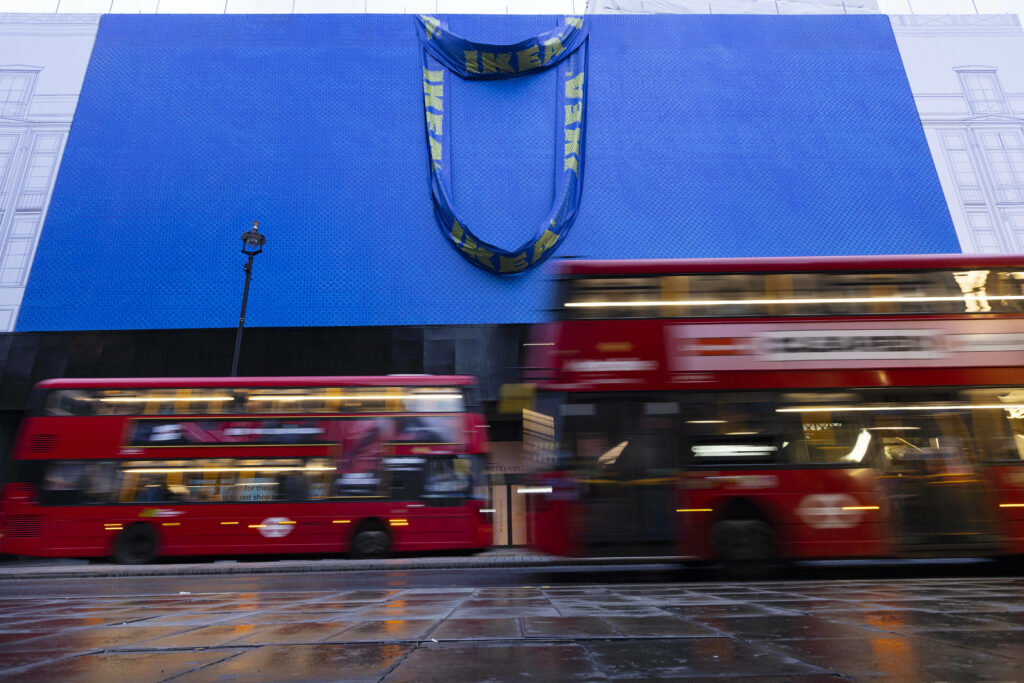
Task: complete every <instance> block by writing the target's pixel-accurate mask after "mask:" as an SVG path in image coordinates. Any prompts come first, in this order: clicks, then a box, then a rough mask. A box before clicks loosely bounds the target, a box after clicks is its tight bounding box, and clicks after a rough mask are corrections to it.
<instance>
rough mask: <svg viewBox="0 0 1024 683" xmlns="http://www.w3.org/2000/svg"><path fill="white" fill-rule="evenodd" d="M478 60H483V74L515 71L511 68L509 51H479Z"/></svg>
mask: <svg viewBox="0 0 1024 683" xmlns="http://www.w3.org/2000/svg"><path fill="white" fill-rule="evenodd" d="M480 60H481V61H482V62H483V65H484V73H485V74H493V73H499V72H500V73H503V74H511V73H515V69H513V68H512V53H511V52H499V53H497V54H494V53H493V52H481V53H480Z"/></svg>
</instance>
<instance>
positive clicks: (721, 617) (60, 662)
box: [0, 570, 1024, 683]
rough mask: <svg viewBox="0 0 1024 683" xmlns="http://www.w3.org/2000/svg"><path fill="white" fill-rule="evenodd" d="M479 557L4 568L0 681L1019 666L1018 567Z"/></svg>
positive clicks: (929, 676) (1003, 675) (804, 676)
mask: <svg viewBox="0 0 1024 683" xmlns="http://www.w3.org/2000/svg"><path fill="white" fill-rule="evenodd" d="M487 571H489V570H472V571H452V572H451V574H450V575H449V580H448V581H447V583H446V584H445V585H429V586H424V585H421V580H418V579H417V576H418V574H419V573H418V572H415V571H398V572H387V573H384V572H376V573H373V572H366V573H365V574H359V573H352V572H346V573H343V574H340V575H339V574H335V573H327V572H324V573H317V574H304V575H302V576H301V577H291V578H289V579H287V581H288V583H286V584H282V583H280V582H278V581H275V580H274V579H273V578H272V577H267V576H252V577H241V576H219V577H209V576H206V577H197V576H193V577H182V578H181V579H179V580H174V579H162V578H159V577H153V578H149V579H146V578H142V577H140V578H137V579H130V578H127V579H126V578H111V579H102V578H93V579H69V578H64V579H49V580H38V579H37V580H32V581H4V582H0V617H2V621H0V678H4V679H9V680H18V681H47V682H49V681H99V680H104V681H106V680H130V681H139V682H144V681H165V680H173V681H289V680H294V681H342V680H358V681H387V682H389V683H392V682H397V681H410V682H412V681H415V682H422V681H445V683H453V682H458V681H506V680H543V681H548V680H557V681H564V680H581V681H591V680H594V681H598V680H612V679H644V680H656V679H661V680H679V679H707V678H718V677H721V678H729V679H735V678H744V677H746V678H750V679H758V680H769V681H771V680H794V681H830V680H831V681H835V680H869V681H890V680H891V681H922V680H927V681H936V680H942V681H949V680H998V681H1012V680H1024V579H1022V578H1015V577H1013V578H1001V577H986V578H964V577H952V578H951V577H944V578H917V579H913V578H912V579H905V578H899V579H871V580H840V581H773V582H767V581H765V582H744V583H723V582H681V581H659V582H654V583H640V582H629V581H625V582H621V583H586V582H574V581H573V580H572V579H571V571H572V570H566V571H567V572H569V574H567V575H566V576H565V577H563V579H562V580H558V579H557V578H556V579H555V580H552V581H551V582H550V583H540V582H538V583H536V584H535V585H499V586H494V585H491V586H488V585H486V584H487V581H479V582H477V581H474V577H475V576H476V575H481V574H484V573H486V572H487ZM526 576H530V575H529V574H526ZM532 576H533V577H534V578H539V579H541V581H544V580H551V579H552V577H553V576H555V575H551V574H546V573H542V572H535V573H534V574H533V575H532ZM362 577H365V578H366V580H365V581H363V580H362ZM370 577H377V580H376V581H371V580H370ZM480 578H484V577H482V576H481V577H480ZM476 584H483V585H482V586H481V585H476ZM284 585H286V586H288V587H287V588H284V587H282V586H284ZM385 585H391V586H393V587H385ZM200 589H202V590H200Z"/></svg>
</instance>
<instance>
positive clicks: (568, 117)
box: [565, 102, 583, 126]
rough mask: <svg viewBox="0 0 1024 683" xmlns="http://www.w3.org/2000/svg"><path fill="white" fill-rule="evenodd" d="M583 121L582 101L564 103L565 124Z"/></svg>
mask: <svg viewBox="0 0 1024 683" xmlns="http://www.w3.org/2000/svg"><path fill="white" fill-rule="evenodd" d="M582 122H583V103H582V102H577V103H576V104H567V105H565V125H567V126H568V125H570V124H573V123H582Z"/></svg>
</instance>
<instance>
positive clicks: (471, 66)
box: [462, 50, 480, 74]
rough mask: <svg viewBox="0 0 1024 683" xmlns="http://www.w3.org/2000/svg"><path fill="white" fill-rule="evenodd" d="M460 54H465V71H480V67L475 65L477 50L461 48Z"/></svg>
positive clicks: (476, 72)
mask: <svg viewBox="0 0 1024 683" xmlns="http://www.w3.org/2000/svg"><path fill="white" fill-rule="evenodd" d="M462 54H464V55H465V56H466V71H468V72H469V73H471V74H478V73H480V67H479V66H477V61H476V58H477V51H476V50H463V52H462Z"/></svg>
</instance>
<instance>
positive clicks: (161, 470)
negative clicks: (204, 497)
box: [124, 465, 335, 474]
mask: <svg viewBox="0 0 1024 683" xmlns="http://www.w3.org/2000/svg"><path fill="white" fill-rule="evenodd" d="M334 470H335V468H334V467H327V466H324V465H314V466H305V467H260V466H259V465H254V466H252V467H128V468H125V470H124V471H125V472H131V473H133V474H179V473H186V474H187V473H203V472H309V471H313V472H333V471H334Z"/></svg>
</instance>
